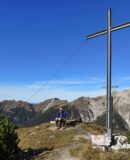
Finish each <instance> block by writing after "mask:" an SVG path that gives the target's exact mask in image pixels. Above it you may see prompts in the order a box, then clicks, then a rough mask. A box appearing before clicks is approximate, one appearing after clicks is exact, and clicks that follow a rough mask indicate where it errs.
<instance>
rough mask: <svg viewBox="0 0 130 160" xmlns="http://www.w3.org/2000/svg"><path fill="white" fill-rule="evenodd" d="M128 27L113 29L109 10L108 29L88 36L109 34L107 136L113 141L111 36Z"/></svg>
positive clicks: (90, 37)
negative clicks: (114, 32)
mask: <svg viewBox="0 0 130 160" xmlns="http://www.w3.org/2000/svg"><path fill="white" fill-rule="evenodd" d="M126 27H130V22H127V23H124V24H121V25H118V26H115V27H112V24H111V9H110V8H109V9H108V10H107V29H106V30H103V31H100V32H97V33H94V34H91V35H88V36H87V40H89V39H92V38H95V37H98V36H101V35H104V34H107V136H108V137H109V138H110V139H111V140H112V134H113V132H112V114H113V113H112V112H113V100H112V96H111V82H112V81H111V79H112V78H111V72H112V67H111V64H112V63H111V62H112V47H111V44H112V40H111V34H112V32H113V31H117V30H120V29H123V28H126Z"/></svg>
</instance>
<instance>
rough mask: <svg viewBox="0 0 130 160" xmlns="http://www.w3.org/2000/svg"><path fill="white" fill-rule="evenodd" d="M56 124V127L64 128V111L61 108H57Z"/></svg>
mask: <svg viewBox="0 0 130 160" xmlns="http://www.w3.org/2000/svg"><path fill="white" fill-rule="evenodd" d="M55 122H56V126H57V129H60V128H62V127H63V129H65V125H66V112H65V111H64V110H63V108H59V112H58V113H57V114H56V119H55Z"/></svg>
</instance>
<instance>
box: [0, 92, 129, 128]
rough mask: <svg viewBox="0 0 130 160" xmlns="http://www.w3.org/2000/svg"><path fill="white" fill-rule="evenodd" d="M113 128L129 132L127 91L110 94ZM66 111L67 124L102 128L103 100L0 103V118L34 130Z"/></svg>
mask: <svg viewBox="0 0 130 160" xmlns="http://www.w3.org/2000/svg"><path fill="white" fill-rule="evenodd" d="M113 101H114V112H113V123H114V124H113V126H114V128H117V129H127V130H130V90H125V91H122V92H113ZM59 107H63V108H64V109H65V110H66V111H67V119H68V120H80V119H81V120H82V121H84V122H93V121H95V122H96V123H99V124H101V125H105V119H106V97H105V96H100V97H96V98H90V97H80V98H78V99H76V100H74V101H72V102H68V101H67V100H60V99H58V98H53V99H48V100H45V101H44V102H41V103H39V104H31V103H27V102H23V101H14V100H12V101H8V100H6V101H2V102H0V114H1V115H5V116H9V117H10V118H11V119H12V121H13V123H14V124H18V125H20V126H34V125H38V124H40V123H44V122H49V121H51V120H54V119H55V115H56V113H57V111H58V109H59Z"/></svg>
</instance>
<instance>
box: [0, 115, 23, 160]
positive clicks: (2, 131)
mask: <svg viewBox="0 0 130 160" xmlns="http://www.w3.org/2000/svg"><path fill="white" fill-rule="evenodd" d="M18 143H19V139H18V136H17V133H16V132H15V126H14V125H13V124H12V123H11V120H10V119H9V118H7V117H0V159H1V160H16V159H18V158H17V156H16V155H17V154H18V153H19V151H20V149H19V147H18Z"/></svg>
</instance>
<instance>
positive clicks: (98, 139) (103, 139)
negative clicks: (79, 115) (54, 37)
mask: <svg viewBox="0 0 130 160" xmlns="http://www.w3.org/2000/svg"><path fill="white" fill-rule="evenodd" d="M91 141H92V145H96V146H109V145H110V143H111V140H110V138H109V137H107V136H106V135H91Z"/></svg>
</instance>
